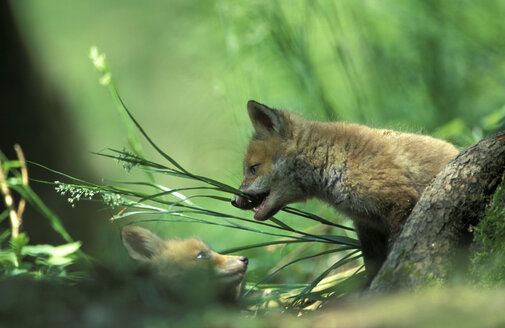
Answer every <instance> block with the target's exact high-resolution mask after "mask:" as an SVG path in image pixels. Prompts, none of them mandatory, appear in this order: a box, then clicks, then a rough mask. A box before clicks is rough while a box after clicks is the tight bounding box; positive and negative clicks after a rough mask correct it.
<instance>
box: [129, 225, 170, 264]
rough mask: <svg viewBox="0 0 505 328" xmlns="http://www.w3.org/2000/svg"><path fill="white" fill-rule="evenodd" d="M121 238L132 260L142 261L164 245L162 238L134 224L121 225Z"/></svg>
mask: <svg viewBox="0 0 505 328" xmlns="http://www.w3.org/2000/svg"><path fill="white" fill-rule="evenodd" d="M121 240H122V242H123V245H124V246H125V248H126V250H127V251H128V254H130V256H131V257H132V258H133V259H134V260H137V261H139V262H143V263H146V262H149V261H150V260H151V259H152V258H153V256H155V255H158V254H160V253H161V251H162V250H163V247H164V243H163V239H161V238H160V237H158V236H157V235H155V234H154V233H152V232H151V231H149V230H147V229H144V228H141V227H136V226H126V227H123V228H122V229H121Z"/></svg>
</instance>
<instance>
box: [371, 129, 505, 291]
mask: <svg viewBox="0 0 505 328" xmlns="http://www.w3.org/2000/svg"><path fill="white" fill-rule="evenodd" d="M427 151H429V150H428V149H427ZM504 173H505V131H502V132H500V133H497V134H495V135H493V136H491V137H489V138H486V139H483V140H481V141H480V142H478V143H477V144H475V145H473V146H471V147H469V148H467V149H466V150H465V151H463V152H461V153H460V154H459V155H458V156H457V157H456V158H454V159H453V160H452V161H451V162H449V163H448V164H447V166H445V168H444V169H443V170H442V171H441V172H440V173H439V174H438V175H437V176H436V177H435V179H434V181H433V182H432V183H431V185H430V186H428V188H426V190H425V191H424V193H423V195H422V196H421V198H420V199H419V202H418V203H417V205H416V206H415V207H414V209H413V211H412V213H411V215H410V216H409V218H408V219H407V221H406V223H405V226H404V227H403V230H402V232H401V234H400V235H399V237H398V238H397V240H396V241H395V243H394V244H393V246H392V249H391V251H390V253H389V255H388V257H387V259H386V261H385V262H384V265H383V266H382V268H381V270H380V271H379V273H378V274H377V276H376V277H375V278H374V280H373V281H372V284H371V286H370V290H371V291H372V292H388V291H393V290H397V289H401V288H414V289H415V288H418V287H421V286H422V285H425V284H426V283H429V282H433V281H443V280H444V279H446V278H447V277H448V276H449V275H450V273H451V272H452V271H453V270H454V267H455V264H456V263H455V258H457V255H458V252H459V250H461V249H464V248H467V247H468V245H469V244H470V243H471V241H472V239H471V238H472V234H471V232H470V231H471V226H475V225H477V224H478V222H479V221H480V219H481V218H482V217H483V215H484V213H485V208H486V205H487V204H488V202H489V200H490V197H491V196H492V195H493V193H494V191H495V190H496V187H497V186H498V184H499V183H500V182H501V180H502V179H503V176H504Z"/></svg>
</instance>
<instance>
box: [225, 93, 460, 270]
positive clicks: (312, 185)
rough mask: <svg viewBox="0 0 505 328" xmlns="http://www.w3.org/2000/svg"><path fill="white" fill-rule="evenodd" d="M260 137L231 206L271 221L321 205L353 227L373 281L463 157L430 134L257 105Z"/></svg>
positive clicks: (252, 108) (252, 111)
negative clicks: (287, 210) (419, 209)
mask: <svg viewBox="0 0 505 328" xmlns="http://www.w3.org/2000/svg"><path fill="white" fill-rule="evenodd" d="M247 109H248V112H249V116H250V118H251V121H252V124H253V126H254V130H255V132H254V135H253V137H252V139H251V141H250V143H249V146H248V147H247V151H246V153H245V156H244V163H243V171H244V179H243V181H242V183H241V185H240V187H239V189H240V190H241V191H242V192H244V193H245V194H246V195H248V197H247V198H245V197H241V196H235V197H234V198H233V200H232V204H233V205H235V206H237V207H239V208H242V209H251V208H253V209H254V211H255V214H254V218H255V219H257V220H266V219H268V218H270V217H272V216H273V215H275V214H276V213H277V212H278V211H279V210H281V209H282V208H283V207H284V206H286V205H287V204H290V203H294V202H299V201H304V200H306V199H308V198H313V197H315V198H318V199H321V200H323V201H325V202H327V203H329V204H331V205H332V206H333V207H335V208H336V209H337V210H338V211H341V212H343V213H345V214H346V215H348V216H349V217H350V218H351V219H352V220H353V222H354V225H355V228H356V231H357V234H358V238H359V240H360V242H361V247H362V251H363V256H364V259H365V266H366V269H367V273H368V276H369V279H371V278H372V277H373V276H374V275H375V274H376V272H377V271H378V270H379V268H380V266H381V265H382V263H383V261H384V260H385V258H386V256H387V251H388V247H389V245H390V244H391V242H392V241H393V240H394V239H395V238H396V236H397V235H398V234H399V232H400V231H401V229H402V227H403V224H404V222H405V220H406V218H407V217H408V216H409V214H410V212H411V211H412V208H413V207H414V205H415V204H416V203H417V201H418V199H419V197H420V195H421V194H422V192H423V190H424V189H425V188H426V186H427V185H428V184H429V183H430V181H431V180H432V179H433V177H434V176H435V175H436V174H437V173H438V172H440V170H441V169H442V168H443V167H444V166H445V165H446V164H447V162H448V161H449V160H450V159H452V158H453V157H454V156H456V154H458V150H457V149H456V148H455V147H454V146H453V145H451V144H449V143H447V142H445V141H443V140H440V139H435V138H432V137H429V136H425V135H419V134H412V133H403V132H396V131H391V130H382V129H373V128H369V127H366V126H363V125H357V124H346V123H340V122H334V123H323V122H313V121H308V120H305V119H303V118H302V117H300V116H298V115H295V114H292V113H289V112H286V111H281V110H276V109H272V108H269V107H267V106H265V105H262V104H259V103H257V102H255V101H249V103H248V105H247Z"/></svg>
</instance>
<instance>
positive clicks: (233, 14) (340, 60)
mask: <svg viewBox="0 0 505 328" xmlns="http://www.w3.org/2000/svg"><path fill="white" fill-rule="evenodd" d="M10 4H11V8H12V13H13V15H14V17H15V21H16V23H17V26H18V28H19V30H20V33H21V38H22V40H23V42H24V44H25V46H26V47H27V50H28V53H29V57H30V60H31V61H32V62H33V64H34V66H35V67H36V69H37V71H38V72H39V74H40V75H41V76H42V77H43V85H40V88H41V89H43V90H46V91H47V90H50V92H52V93H55V94H56V95H57V97H58V98H59V100H60V102H61V104H62V107H63V109H64V110H63V114H62V115H65V116H67V117H68V118H69V122H70V127H71V129H70V130H71V132H72V133H74V134H75V136H76V138H78V139H79V144H78V145H77V144H76V145H68V147H67V148H66V149H65V150H64V153H65V154H66V156H67V157H68V158H73V159H75V158H79V159H80V160H79V165H80V166H81V167H82V169H83V170H82V171H79V172H87V173H84V174H85V175H86V176H88V177H91V179H92V180H94V181H97V182H99V181H101V179H104V181H105V182H107V181H112V180H114V179H121V180H126V179H132V180H135V179H137V180H138V177H139V176H138V175H135V174H133V173H132V174H129V173H127V172H125V171H124V170H123V169H122V168H121V166H120V165H118V164H117V163H115V162H114V161H111V160H107V159H104V158H101V157H98V156H95V155H92V154H91V153H90V152H94V151H100V150H103V149H105V148H108V147H112V148H116V149H122V148H124V147H126V145H127V142H126V128H125V126H124V125H123V123H122V122H121V120H120V116H119V114H118V111H117V110H116V108H115V107H114V104H113V101H112V98H111V97H110V95H109V94H108V92H107V90H106V89H105V88H104V87H102V86H101V85H99V83H98V77H99V75H98V74H97V72H96V71H95V70H94V68H93V66H92V65H91V63H90V61H89V59H88V54H89V49H90V47H91V46H97V47H98V48H99V49H100V51H103V52H105V53H106V55H107V60H108V63H109V66H110V68H111V70H112V73H113V75H114V78H115V81H116V83H117V86H118V88H119V91H120V93H121V95H122V97H123V99H124V100H125V102H126V104H127V106H128V108H129V109H130V110H131V111H132V112H133V113H134V115H135V116H136V118H137V120H138V121H139V122H140V123H141V124H142V126H143V127H144V129H145V130H146V131H147V132H148V133H149V134H150V135H151V137H152V138H153V139H154V140H155V141H156V143H157V144H158V145H159V146H160V147H161V148H163V149H164V150H165V151H166V152H167V153H169V154H170V155H171V156H172V157H174V158H175V159H176V160H177V161H178V162H179V163H180V164H182V165H183V166H184V167H185V168H186V169H188V170H189V171H191V172H194V173H197V174H200V175H204V176H209V177H213V178H216V179H218V180H220V181H223V182H226V183H228V184H231V185H236V186H238V185H239V183H240V181H241V178H242V167H241V162H242V155H243V152H244V150H245V147H246V145H247V142H248V138H249V137H250V135H251V132H252V128H251V125H250V122H249V119H248V116H247V112H246V103H247V101H248V100H250V99H254V100H257V101H259V102H262V103H265V104H267V105H269V106H271V107H274V108H282V109H289V110H291V111H293V112H297V113H299V114H301V115H304V116H306V117H307V118H310V119H315V120H342V121H348V122H358V123H363V124H367V125H371V126H374V127H387V128H394V129H400V130H404V131H412V132H420V133H427V134H432V135H435V136H438V137H442V138H445V139H447V140H450V141H452V142H454V143H455V144H456V145H457V146H459V147H466V146H468V145H469V144H471V143H473V142H475V141H477V140H479V139H480V138H481V137H482V136H485V135H486V134H489V133H491V132H492V131H494V130H496V129H498V128H499V127H500V126H502V125H503V121H501V119H502V118H503V117H504V116H505V107H504V104H505V38H504V37H503V36H504V35H505V34H504V32H505V20H504V19H503V18H504V17H505V2H504V1H501V0H495V1H492V0H490V1H471V0H466V1H437V0H431V1H429V0H423V1H421V0H419V1H410V0H409V1H393V0H383V1H374V0H367V1H329V0H316V1H300V0H292V1H276V0H256V1H240V2H239V1H225V0H212V1H211V0H206V1H196V0H170V1H164V2H162V1H143V2H138V1H132V0H123V1H120V2H118V1H96V0H95V1H81V2H68V1H61V0H45V1H36V0H24V1H11V2H10ZM46 91H44V92H46ZM9 110H15V108H11V109H9ZM46 119H47V120H48V121H50V120H51V119H52V117H47V118H46ZM41 124H44V123H43V122H41ZM56 129H57V127H56ZM19 133H23V131H22V130H19ZM66 137H67V136H66V135H61V138H66ZM33 142H34V143H37V141H36V140H34V141H33ZM22 146H23V145H22ZM427 151H429V150H427ZM145 152H146V154H147V156H152V157H154V158H155V159H156V160H158V161H162V159H161V158H160V157H159V156H157V155H156V154H155V152H154V151H152V150H151V149H149V147H147V145H146V147H145ZM26 156H27V157H28V159H30V154H29V153H27V154H26ZM66 160H67V159H66V158H60V159H59V161H61V162H65V161H66ZM57 168H58V169H60V168H61V169H62V170H63V169H64V170H65V172H67V173H69V174H75V172H73V170H72V167H65V166H61V167H57ZM158 182H160V183H163V184H166V185H167V186H169V187H171V188H174V187H180V186H188V185H186V184H185V183H187V182H185V181H180V180H175V179H160V180H158ZM53 196H54V195H50V194H49V192H48V193H47V194H43V195H42V198H43V199H45V198H49V197H53ZM52 204H53V205H54V206H57V208H56V209H55V210H56V212H57V213H59V214H60V215H61V216H63V219H64V222H65V225H66V226H72V225H75V224H76V220H79V221H80V222H81V225H82V224H83V225H84V226H86V229H88V230H90V231H91V235H93V236H94V238H93V239H87V237H84V236H80V235H79V230H76V229H74V231H76V233H74V234H73V237H74V238H75V239H78V240H79V239H82V240H83V241H84V242H85V245H84V246H85V249H87V250H89V252H90V253H91V255H94V256H98V257H100V258H104V259H107V260H116V261H117V262H119V263H120V265H123V264H124V263H129V262H128V260H127V259H126V254H125V252H124V250H122V248H121V246H120V240H119V234H118V226H119V225H114V227H111V225H109V224H108V223H107V219H108V217H109V216H110V214H113V213H112V212H111V211H110V210H106V211H99V210H98V209H99V207H98V208H97V209H96V210H95V209H94V210H93V211H91V214H89V212H88V214H87V215H91V216H95V215H96V217H98V218H99V219H94V220H92V219H91V218H89V217H88V218H83V217H82V215H81V214H82V212H81V211H82V209H83V208H85V207H87V206H88V204H86V203H80V204H78V205H77V207H76V208H74V209H71V210H69V207H70V206H69V205H68V203H66V200H65V199H64V198H61V197H60V199H59V201H54V202H53V203H52ZM215 206H219V207H218V208H216V210H219V211H224V212H229V213H235V214H240V215H243V216H244V217H249V218H250V217H252V214H250V213H247V214H245V213H244V212H240V211H238V210H236V209H234V208H233V207H232V206H231V205H227V204H221V203H219V204H218V205H215ZM301 206H303V207H304V208H306V209H308V210H310V211H314V212H316V213H318V214H321V215H323V216H324V217H326V218H330V219H333V218H339V220H340V221H341V222H346V223H349V222H348V221H346V220H345V219H344V218H342V217H340V216H339V215H337V214H336V213H334V212H333V211H332V210H331V209H329V208H327V207H326V206H322V205H321V204H320V203H317V202H308V203H307V204H305V205H301ZM278 218H280V219H282V220H284V221H285V222H289V223H290V224H294V225H299V226H300V225H301V226H303V227H304V229H307V228H309V227H310V226H312V225H313V224H312V223H306V222H300V220H299V219H298V218H290V217H289V216H288V215H286V214H281V215H279V216H278ZM27 220H28V219H27ZM295 221H296V222H295ZM83 222H85V223H83ZM148 227H150V228H151V229H153V230H155V231H157V232H159V233H160V234H162V235H164V236H166V237H181V238H183V237H188V236H198V237H201V238H202V239H204V240H206V241H207V242H209V244H211V245H212V246H213V247H214V248H215V249H216V250H221V249H226V248H231V247H235V246H241V245H245V244H248V243H253V242H258V241H261V240H265V239H268V237H266V236H263V235H257V234H253V233H249V232H241V231H237V230H231V231H230V230H226V229H224V228H219V227H210V226H206V225H197V224H175V223H162V222H160V223H155V224H151V225H148ZM70 230H71V231H72V229H70ZM28 233H29V234H30V232H29V231H28ZM336 233H341V232H336ZM88 240H89V242H88V243H86V242H87V241H88ZM90 244H92V245H90ZM266 252H268V254H270V255H271V256H265V253H266ZM289 252H290V248H289V247H287V248H281V247H278V248H275V249H268V250H265V249H259V250H257V251H254V252H253V251H249V252H247V253H246V254H244V255H247V256H249V257H250V258H251V266H250V274H251V275H252V279H253V280H254V278H258V277H261V274H263V273H264V272H265V271H266V270H268V269H269V268H271V267H272V266H274V265H275V264H276V263H277V262H278V261H280V259H281V258H282V257H283V256H284V255H286V254H288V253H289ZM304 252H306V250H304ZM329 263H332V259H330V258H328V259H325V260H324V261H323V262H322V263H321V262H316V263H315V264H314V262H310V264H306V265H305V266H303V265H300V266H294V267H293V268H292V269H291V270H292V271H291V273H289V274H285V275H283V276H281V277H282V279H283V280H284V281H289V280H290V279H293V280H295V281H297V279H298V278H297V277H299V276H301V277H306V275H308V274H310V273H311V272H313V269H314V266H318V267H321V268H326V267H327V266H328V264H329ZM293 277H295V278H293Z"/></svg>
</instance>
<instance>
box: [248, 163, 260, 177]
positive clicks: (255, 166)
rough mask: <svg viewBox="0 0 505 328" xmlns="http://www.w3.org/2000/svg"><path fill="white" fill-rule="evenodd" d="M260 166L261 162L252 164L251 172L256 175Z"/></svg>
mask: <svg viewBox="0 0 505 328" xmlns="http://www.w3.org/2000/svg"><path fill="white" fill-rule="evenodd" d="M259 166H260V165H259V164H254V165H252V166H251V167H250V168H249V172H251V174H253V175H254V174H256V171H258V167H259Z"/></svg>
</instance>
